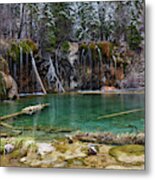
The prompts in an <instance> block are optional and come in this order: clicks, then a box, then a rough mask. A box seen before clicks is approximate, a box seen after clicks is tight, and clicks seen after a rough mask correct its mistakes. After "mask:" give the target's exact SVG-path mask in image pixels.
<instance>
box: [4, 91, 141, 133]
mask: <svg viewBox="0 0 155 180" xmlns="http://www.w3.org/2000/svg"><path fill="white" fill-rule="evenodd" d="M38 103H50V106H49V107H47V108H45V109H44V110H43V111H41V112H39V113H37V114H34V115H32V116H29V115H22V116H20V117H17V118H16V119H15V120H13V121H11V124H13V125H14V126H20V127H21V126H33V127H36V126H48V127H56V128H71V129H73V130H75V131H76V130H80V131H84V132H99V131H101V132H103V131H110V132H113V133H125V132H129V133H131V132H135V130H136V129H137V130H138V131H140V132H141V131H144V111H142V112H136V113H131V114H128V115H123V116H118V117H115V118H108V119H100V120H98V119H97V118H98V117H99V116H103V115H107V114H110V113H115V112H122V111H126V110H132V109H137V108H144V95H142V94H130V95H123V94H122V95H47V96H39V97H31V98H30V97H29V98H28V97H26V98H22V99H20V100H18V101H15V102H11V103H8V102H1V103H0V116H2V115H6V114H10V113H14V112H17V111H20V110H21V109H22V108H24V107H27V106H29V105H36V104H38ZM8 122H9V121H8ZM34 129H35V128H34ZM34 134H35V136H37V135H38V134H37V132H35V131H34V132H33V135H34ZM40 135H41V134H40Z"/></svg>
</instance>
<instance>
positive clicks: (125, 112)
mask: <svg viewBox="0 0 155 180" xmlns="http://www.w3.org/2000/svg"><path fill="white" fill-rule="evenodd" d="M143 110H144V109H143V108H142V109H133V110H129V111H123V112H119V113H112V114H107V115H103V116H100V117H98V118H97V119H98V120H99V119H107V118H113V117H116V116H122V115H126V114H130V113H135V112H140V111H143Z"/></svg>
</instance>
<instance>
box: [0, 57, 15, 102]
mask: <svg viewBox="0 0 155 180" xmlns="http://www.w3.org/2000/svg"><path fill="white" fill-rule="evenodd" d="M16 98H18V88H17V84H16V82H15V80H14V79H13V77H12V76H11V75H10V73H9V68H8V64H7V62H6V60H4V59H3V58H2V57H0V100H4V99H10V100H12V99H16Z"/></svg>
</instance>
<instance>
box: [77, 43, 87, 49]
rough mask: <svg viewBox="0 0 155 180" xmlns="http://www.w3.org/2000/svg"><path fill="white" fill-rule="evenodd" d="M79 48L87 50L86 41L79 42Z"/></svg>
mask: <svg viewBox="0 0 155 180" xmlns="http://www.w3.org/2000/svg"><path fill="white" fill-rule="evenodd" d="M79 48H80V49H81V50H82V49H85V50H88V45H87V44H86V43H82V44H80V46H79Z"/></svg>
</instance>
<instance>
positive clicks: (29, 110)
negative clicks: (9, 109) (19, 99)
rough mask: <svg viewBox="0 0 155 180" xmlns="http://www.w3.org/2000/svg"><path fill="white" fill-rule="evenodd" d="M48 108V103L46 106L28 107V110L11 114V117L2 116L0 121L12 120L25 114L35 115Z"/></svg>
mask: <svg viewBox="0 0 155 180" xmlns="http://www.w3.org/2000/svg"><path fill="white" fill-rule="evenodd" d="M47 106H49V104H48V103H46V104H38V105H35V106H29V107H26V108H24V109H22V110H21V111H19V112H16V113H13V114H9V115H5V116H1V117H0V121H3V120H6V119H10V118H13V117H16V116H19V115H23V114H28V115H32V114H33V113H36V112H38V111H41V110H42V109H43V108H45V107H47Z"/></svg>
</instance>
